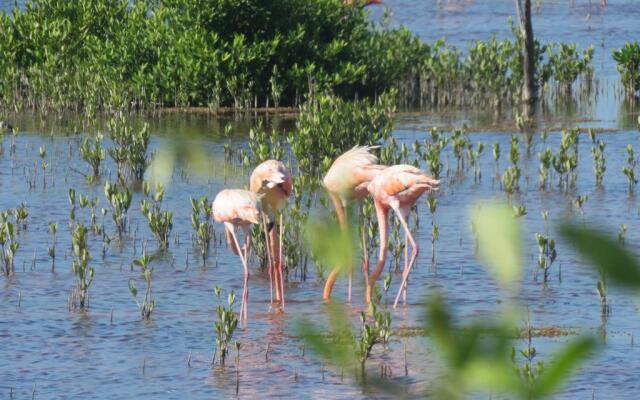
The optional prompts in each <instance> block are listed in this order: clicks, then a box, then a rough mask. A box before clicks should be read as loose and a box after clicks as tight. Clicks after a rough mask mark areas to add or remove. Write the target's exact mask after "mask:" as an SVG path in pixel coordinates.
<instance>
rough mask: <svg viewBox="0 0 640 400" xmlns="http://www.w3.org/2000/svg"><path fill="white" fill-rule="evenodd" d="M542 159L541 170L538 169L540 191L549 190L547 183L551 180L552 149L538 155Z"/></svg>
mask: <svg viewBox="0 0 640 400" xmlns="http://www.w3.org/2000/svg"><path fill="white" fill-rule="evenodd" d="M538 158H539V159H540V168H539V169H538V185H539V187H540V189H542V190H544V189H546V188H547V182H548V180H549V173H550V172H551V165H552V162H553V152H552V151H551V149H545V150H544V151H541V152H540V153H539V154H538Z"/></svg>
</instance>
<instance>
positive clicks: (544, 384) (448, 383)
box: [298, 204, 640, 399]
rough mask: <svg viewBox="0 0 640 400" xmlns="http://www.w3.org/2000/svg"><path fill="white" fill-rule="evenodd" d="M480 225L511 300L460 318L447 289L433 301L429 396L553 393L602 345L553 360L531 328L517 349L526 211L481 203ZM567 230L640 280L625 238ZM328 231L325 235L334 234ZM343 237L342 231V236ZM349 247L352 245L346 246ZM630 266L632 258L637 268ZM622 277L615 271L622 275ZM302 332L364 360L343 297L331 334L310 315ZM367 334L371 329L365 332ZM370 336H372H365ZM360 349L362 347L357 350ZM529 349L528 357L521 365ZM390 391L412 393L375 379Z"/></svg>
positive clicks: (333, 359)
mask: <svg viewBox="0 0 640 400" xmlns="http://www.w3.org/2000/svg"><path fill="white" fill-rule="evenodd" d="M472 221H473V226H475V229H474V233H475V234H476V239H477V242H478V249H479V255H480V257H481V258H482V259H483V260H484V261H485V263H486V265H487V267H488V268H489V269H490V271H491V272H492V273H493V275H494V276H495V278H496V280H497V282H498V284H499V286H500V288H501V290H503V291H504V294H505V295H507V296H505V297H506V298H508V299H510V300H508V303H509V304H507V305H506V308H502V307H501V311H498V312H496V313H495V315H494V316H492V317H489V316H485V317H483V318H475V319H474V320H473V321H472V322H470V323H465V324H464V325H460V324H458V323H455V322H454V321H457V320H461V318H457V317H456V316H454V315H453V314H452V312H451V311H450V310H451V307H450V306H448V305H447V303H446V301H445V299H444V298H443V297H442V296H441V295H434V296H432V297H431V299H430V300H429V301H428V302H427V319H426V325H425V328H424V329H425V333H426V334H428V335H429V336H430V337H431V338H432V339H433V342H434V346H433V348H434V349H436V350H437V352H438V353H440V355H441V356H442V357H441V358H440V359H441V361H442V363H443V367H444V369H443V370H442V371H443V373H442V374H439V375H438V378H437V380H436V381H435V382H434V384H433V385H428V387H429V389H428V390H429V392H428V393H427V394H428V396H429V397H430V398H431V397H435V398H453V399H457V398H465V397H466V396H467V395H469V394H474V393H492V394H497V393H500V394H505V395H507V397H510V398H511V397H513V398H521V399H538V398H546V397H550V396H553V395H554V394H555V393H557V391H558V390H559V389H560V387H561V385H562V383H563V382H565V381H566V380H567V378H568V377H569V376H570V375H571V374H572V373H573V372H574V371H575V369H576V367H577V366H578V365H579V364H580V363H581V362H582V361H583V360H585V359H586V358H587V357H588V356H589V354H591V353H592V352H593V351H594V349H595V348H596V347H597V343H596V341H595V339H594V338H593V337H591V336H583V337H578V338H575V339H572V340H569V341H568V342H567V343H565V344H564V345H562V346H561V348H560V349H559V350H558V351H557V353H556V354H555V355H554V356H553V359H552V360H550V362H543V361H542V360H539V361H534V360H536V356H537V352H536V350H535V347H533V345H532V341H531V338H532V336H531V335H532V334H531V328H530V327H529V330H528V335H527V338H528V344H527V346H526V348H525V349H524V350H521V351H519V352H517V351H516V350H515V347H514V345H513V342H514V337H515V336H517V335H516V334H515V332H517V331H518V329H517V325H516V324H517V322H516V321H517V317H516V315H517V314H518V313H519V312H518V307H517V304H516V303H515V301H516V300H515V299H516V298H518V293H519V290H520V289H519V287H520V280H521V272H522V269H521V267H520V265H521V263H520V260H521V254H520V248H521V242H520V229H519V226H518V222H517V221H518V219H516V218H514V216H513V215H512V211H511V208H509V207H507V206H502V205H493V204H485V205H482V206H480V207H477V208H476V209H475V211H474V213H473V216H472ZM560 232H561V234H562V236H563V238H564V239H565V240H567V241H568V242H569V243H570V244H572V245H574V246H575V247H576V248H577V249H578V250H579V251H580V252H581V253H582V254H583V255H585V256H586V257H587V258H589V259H590V260H591V261H592V262H594V263H595V264H596V265H597V266H598V267H599V268H602V269H603V270H604V271H607V275H608V277H610V278H611V279H612V280H615V281H616V282H620V283H622V284H624V285H626V286H627V287H633V288H637V287H640V266H638V264H637V262H636V261H635V259H634V257H633V256H632V255H630V253H626V252H624V250H623V248H622V245H621V244H619V243H616V242H614V241H612V240H611V239H609V238H607V237H606V235H602V234H599V233H597V232H594V231H591V230H589V229H586V228H582V227H577V226H575V225H567V224H565V225H563V226H562V227H561V229H560ZM330 240H331V239H324V240H323V241H330ZM338 240H342V239H338ZM344 253H345V254H348V252H346V251H344ZM629 266H632V267H633V268H631V270H630V269H629ZM614 277H615V278H614ZM298 329H299V332H300V333H301V336H302V337H303V338H304V340H305V342H306V343H307V344H309V346H310V348H311V349H312V350H313V352H314V353H315V354H316V355H317V356H318V357H319V358H321V359H322V360H323V361H325V362H328V363H330V364H331V365H333V366H335V367H337V368H344V369H345V370H347V371H349V370H351V369H349V367H350V366H353V365H357V362H358V361H359V360H358V358H357V357H356V356H354V351H355V350H354V349H355V345H354V340H353V338H354V336H355V335H354V334H353V333H352V327H351V322H350V320H349V318H348V317H347V314H346V313H345V311H344V310H342V309H341V308H340V307H339V306H338V305H336V304H331V306H330V308H329V333H330V334H329V335H327V334H325V333H324V332H323V331H322V330H320V329H318V328H316V327H315V326H314V325H313V324H311V323H309V322H305V321H303V322H301V323H300V324H299V328H298ZM365 336H366V335H365ZM363 343H366V341H365V342H363ZM355 354H356V355H358V354H359V353H358V352H357V351H356V352H355ZM519 357H522V358H523V359H524V364H523V365H522V366H519V365H518V359H519ZM359 382H360V383H361V384H362V385H367V386H368V387H369V389H371V387H372V386H373V387H374V388H376V389H378V390H383V391H386V392H388V393H389V394H399V393H404V394H405V395H406V393H405V392H403V391H402V388H401V387H400V386H399V385H398V384H397V383H394V382H393V381H379V382H367V381H365V380H364V379H363V380H361V381H359Z"/></svg>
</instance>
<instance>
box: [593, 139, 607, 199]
mask: <svg viewBox="0 0 640 400" xmlns="http://www.w3.org/2000/svg"><path fill="white" fill-rule="evenodd" d="M594 143H595V142H594ZM605 147H606V143H605V142H604V141H602V140H598V141H597V144H594V145H593V146H591V156H592V157H593V172H594V173H595V177H596V187H598V188H602V179H603V178H604V173H605V171H606V170H607V167H606V161H605V158H604V149H605Z"/></svg>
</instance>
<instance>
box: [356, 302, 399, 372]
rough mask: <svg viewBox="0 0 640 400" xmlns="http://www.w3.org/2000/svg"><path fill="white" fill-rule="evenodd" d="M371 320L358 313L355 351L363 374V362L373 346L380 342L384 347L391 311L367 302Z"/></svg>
mask: <svg viewBox="0 0 640 400" xmlns="http://www.w3.org/2000/svg"><path fill="white" fill-rule="evenodd" d="M369 311H370V313H371V322H369V321H368V320H367V316H366V314H365V313H364V312H361V313H360V322H361V323H362V325H361V328H360V335H359V336H358V337H357V338H356V352H357V357H358V360H359V361H360V372H361V373H362V377H363V378H364V376H365V363H366V361H367V359H368V358H369V357H370V356H371V350H373V346H375V345H376V344H378V343H381V344H382V345H383V346H384V347H385V348H386V347H387V343H388V342H389V338H390V337H391V313H390V312H389V311H378V306H377V305H376V302H375V301H372V302H371V303H369Z"/></svg>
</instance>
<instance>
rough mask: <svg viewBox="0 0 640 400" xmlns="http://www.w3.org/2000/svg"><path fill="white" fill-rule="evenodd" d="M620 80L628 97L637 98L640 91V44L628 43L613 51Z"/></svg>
mask: <svg viewBox="0 0 640 400" xmlns="http://www.w3.org/2000/svg"><path fill="white" fill-rule="evenodd" d="M613 59H614V60H615V61H616V63H617V64H618V65H617V69H618V72H619V73H620V80H621V81H622V84H623V85H624V88H625V91H626V93H627V96H628V97H630V98H632V99H633V98H635V97H636V96H637V93H638V90H640V44H638V42H627V43H625V44H624V46H623V47H622V48H620V49H616V50H614V51H613Z"/></svg>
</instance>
